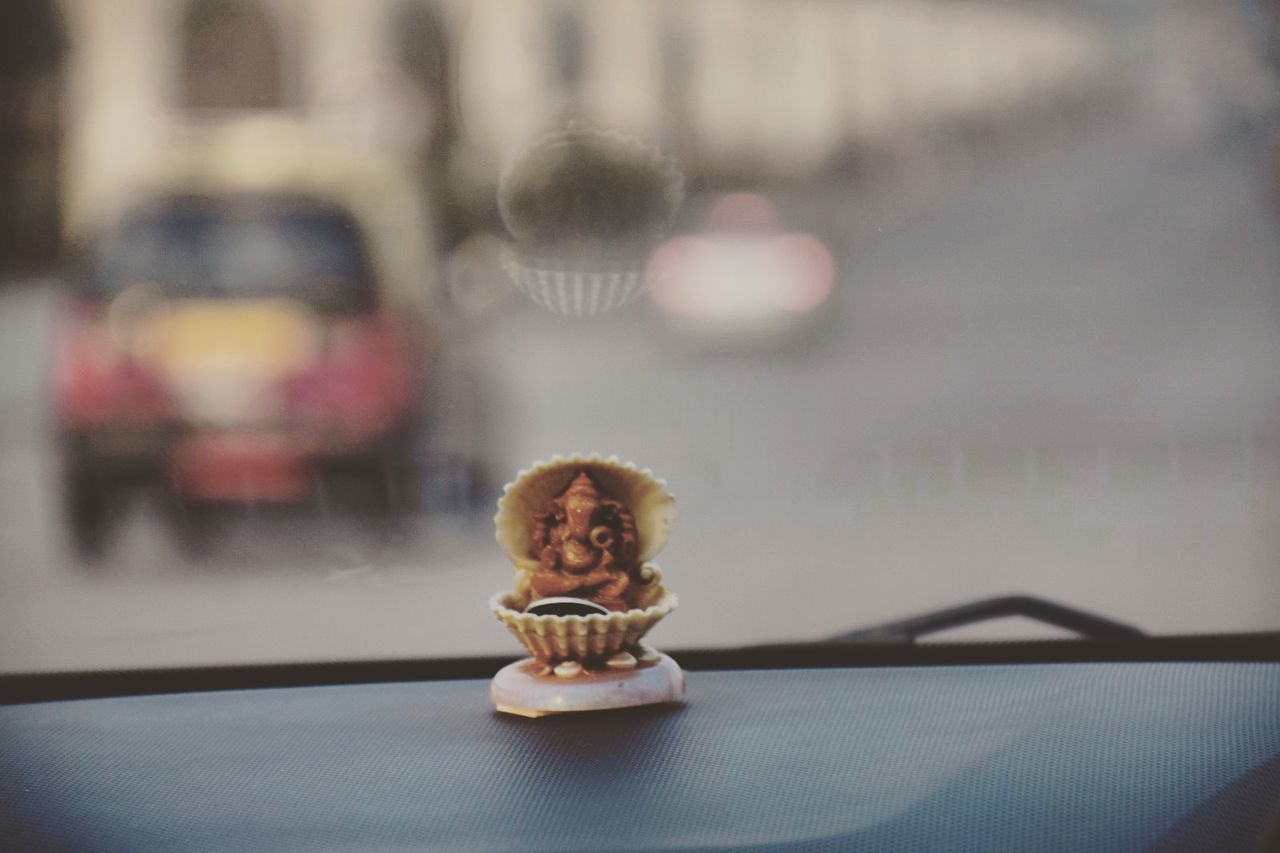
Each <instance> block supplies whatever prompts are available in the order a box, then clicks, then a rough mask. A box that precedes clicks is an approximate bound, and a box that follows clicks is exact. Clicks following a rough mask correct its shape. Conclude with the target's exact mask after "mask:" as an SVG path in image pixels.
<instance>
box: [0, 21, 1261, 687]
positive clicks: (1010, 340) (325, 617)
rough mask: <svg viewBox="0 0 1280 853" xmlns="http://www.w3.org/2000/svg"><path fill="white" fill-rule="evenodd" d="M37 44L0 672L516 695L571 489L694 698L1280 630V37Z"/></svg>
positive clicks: (624, 30) (1, 142)
mask: <svg viewBox="0 0 1280 853" xmlns="http://www.w3.org/2000/svg"><path fill="white" fill-rule="evenodd" d="M126 6H127V9H126V8H125V7H126ZM0 7H2V9H3V11H0V43H2V44H3V49H0V91H2V92H3V93H4V97H3V98H0V274H2V277H3V283H4V287H3V288H2V289H0V300H2V301H3V310H0V332H2V333H0V347H2V348H3V351H4V357H3V359H0V399H2V400H3V402H4V404H5V405H4V406H3V407H0V478H2V480H0V486H2V488H0V494H2V495H3V503H2V508H0V670H3V671H31V670H48V669H54V670H59V669H96V668H131V667H150V666H199V665H211V664H239V663H256V662H268V661H304V660H305V661H319V660H353V659H366V658H402V657H406V658H407V657H450V656H459V655H472V654H511V655H512V656H514V655H516V654H518V653H519V652H520V649H519V647H518V646H517V645H516V643H515V642H514V640H513V638H512V637H511V636H510V635H509V633H508V632H507V631H506V630H505V628H504V627H503V625H502V624H500V623H499V622H498V621H497V620H495V619H494V618H493V615H492V614H491V613H490V612H489V606H488V604H487V602H488V600H489V598H490V596H492V595H494V594H496V593H502V592H504V591H510V590H512V589H513V588H514V585H515V584H516V583H517V575H516V572H515V569H514V568H513V565H512V560H511V559H509V556H508V554H507V553H506V552H504V549H503V548H502V547H500V546H499V543H498V542H496V541H495V528H494V515H495V512H496V509H497V502H498V499H499V498H500V496H501V495H502V493H503V487H504V485H505V484H506V483H508V482H510V481H511V480H513V479H515V477H516V475H517V474H518V472H520V471H521V470H522V469H525V468H527V467H529V466H530V465H532V464H533V463H534V462H536V461H538V460H547V459H550V458H551V457H553V456H555V455H557V454H573V453H582V454H589V453H600V454H603V455H605V456H609V455H617V456H618V457H619V459H620V460H622V461H623V462H633V463H635V464H636V465H637V466H639V467H640V468H647V469H651V470H652V472H653V473H654V475H655V476H656V477H658V478H661V479H663V480H665V481H666V483H667V484H668V487H669V489H670V491H671V493H672V494H674V495H675V499H676V502H675V507H676V513H677V514H676V517H675V520H674V522H673V524H672V525H671V528H670V537H669V540H668V541H667V542H666V543H665V547H663V548H662V550H661V553H660V554H656V555H653V558H654V560H655V561H656V562H657V563H658V564H659V565H660V566H661V571H662V579H663V580H662V582H663V584H665V585H666V587H667V588H668V589H670V590H671V591H672V592H674V593H676V594H678V596H679V602H680V607H679V609H678V610H677V611H675V612H673V613H672V614H670V615H669V616H668V617H667V618H666V619H665V620H664V621H663V622H662V624H661V625H659V626H657V627H656V628H655V629H654V630H653V633H652V642H654V643H655V644H656V645H658V646H660V647H662V648H667V649H680V648H693V647H728V646H736V645H745V644H756V643H766V642H777V641H792V640H813V639H820V638H823V637H830V636H835V635H838V634H842V633H846V632H849V631H852V630H855V629H859V628H866V627H870V626H875V625H878V624H881V623H885V622H890V621H893V620H897V619H902V618H904V617H908V616H912V615H914V614H918V613H922V612H925V611H929V610H934V609H937V608H944V607H950V606H954V605H959V604H963V603H965V602H970V601H973V600H975V599H981V598H986V597H991V596H1007V595H1033V596H1038V597H1041V598H1044V599H1048V600H1051V601H1054V602H1057V603H1059V604H1062V605H1065V606H1069V607H1075V608H1081V609H1084V610H1088V611H1091V612H1093V613H1096V614H1100V615H1102V616H1105V617H1108V618H1110V619H1113V620H1117V621H1119V622H1124V623H1127V624H1131V625H1135V626H1138V627H1140V628H1142V629H1144V630H1146V631H1148V632H1150V633H1153V634H1174V633H1177V634H1184V633H1192V634H1196V633H1206V632H1241V631H1257V630H1275V629H1280V609H1277V608H1276V607H1275V602H1277V601H1280V573H1278V572H1277V571H1276V561H1277V559H1278V558H1280V538H1278V537H1277V534H1276V530H1277V525H1276V523H1275V522H1276V518H1277V513H1278V512H1280V370H1277V369H1276V365H1278V364H1280V238H1278V235H1280V135H1278V133H1277V132H1278V131H1280V122H1278V121H1277V118H1278V117H1280V112H1278V108H1280V80H1278V79H1277V67H1278V66H1277V63H1276V57H1277V56H1280V53H1278V52H1277V46H1278V44H1280V43H1277V41H1276V38H1275V33H1277V32H1280V28H1277V26H1276V20H1275V19H1274V17H1273V16H1274V14H1275V7H1274V4H1269V3H1263V2H1262V1H1261V0H1176V2H1163V0H1162V2H1147V1H1146V0H1125V2H1119V0H1116V2H1107V3H1102V2H1093V0H1061V2H1056V0H1055V2H1046V1H1045V0H991V2H987V0H973V1H972V2H963V3H958V2H952V0H911V2H905V0H903V1H902V2H885V1H884V0H717V2H699V3H687V2H677V0H671V2H640V0H635V1H634V2H632V0H626V2H623V0H617V2H610V3H593V2H588V0H535V1H534V2H522V3H510V2H507V0H384V1H383V2H367V3H366V2H360V3H356V2H349V3H333V2H322V0H299V2H291V3H277V2H268V0H138V2H133V3H129V4H124V3H121V2H115V1H114V0H112V2H102V0H8V2H6V3H4V4H0ZM72 257H75V258H77V259H78V260H79V259H83V260H87V263H72V262H71V261H70V259H71V258H72ZM86 294H89V295H92V298H88V299H86V298H85V296H86ZM375 306H376V310H373V309H374V308H375ZM602 476H603V475H602ZM588 479H590V478H588ZM566 482H567V480H566ZM611 482H612V481H609V480H608V477H605V479H603V480H593V481H591V482H590V483H585V482H584V484H583V485H582V489H583V490H584V494H586V493H587V490H588V486H590V488H592V489H595V492H594V493H592V494H593V495H594V496H593V497H592V498H591V499H592V500H594V501H596V502H598V503H600V505H601V506H605V505H606V504H607V502H608V501H609V500H613V499H616V498H619V494H618V493H617V492H618V489H619V488H620V486H618V484H617V483H613V485H610V483H611ZM619 482H621V481H619ZM611 489H612V490H613V491H610V490H611ZM546 497H547V500H548V501H549V500H550V499H551V497H553V496H551V495H548V496H546ZM561 497H563V495H562V496H561ZM547 506H551V504H549V503H548V504H547ZM534 509H537V508H534ZM532 511H533V510H532V509H531V510H530V512H532ZM539 511H543V510H539ZM545 511H546V512H552V513H553V515H550V516H545V518H546V519H552V520H553V521H554V519H555V517H554V512H555V511H556V510H555V509H554V507H553V508H552V509H546V510H545ZM646 511H648V510H646ZM526 515H528V513H526ZM584 517H585V516H584ZM601 517H604V516H601ZM624 517H625V516H624V515H622V514H620V513H616V512H615V513H614V515H611V516H609V518H612V519H615V521H616V519H621V518H624ZM567 518H568V516H567V515H566V516H565V517H564V518H562V519H560V520H559V521H558V522H556V523H560V524H563V525H570V522H569V521H567V520H565V519H567ZM531 519H533V516H532V515H529V516H528V517H527V518H525V517H521V518H520V519H517V521H518V522H519V523H521V524H530V525H532V524H533V523H534V521H533V520H531ZM615 521H610V522H609V524H615ZM574 523H576V522H574ZM632 523H633V522H632V521H627V522H626V524H624V523H623V522H622V521H616V524H615V526H614V527H609V529H607V530H605V531H604V532H603V533H599V536H600V537H604V538H603V539H601V541H602V542H604V541H607V542H609V543H618V542H622V538H620V537H623V536H624V534H625V536H630V535H631V533H629V532H627V531H629V530H630V529H631V528H630V527H628V525H630V524H632ZM647 523H649V520H647V519H646V517H645V514H644V512H640V513H639V514H638V517H637V519H635V520H634V524H635V525H636V527H637V529H638V530H640V531H641V532H640V534H638V535H639V536H640V538H641V546H639V547H640V548H641V550H642V549H643V543H644V542H645V541H650V542H651V541H652V539H651V538H650V539H648V540H646V539H645V536H647V535H649V534H646V533H644V531H645V530H646V529H647V528H645V524H647ZM583 524H586V522H583ZM593 524H594V525H595V526H591V525H587V526H585V527H583V528H582V531H580V532H581V533H582V536H584V537H586V536H588V535H596V534H595V533H594V532H593V531H595V530H596V528H597V527H602V529H603V527H608V525H606V524H604V523H603V522H601V523H600V524H595V522H593ZM566 529H567V528H566ZM548 530H553V531H554V524H553V523H552V521H545V523H543V526H542V527H540V528H538V533H537V535H538V536H542V537H543V538H542V539H538V540H536V541H537V542H538V543H541V544H543V545H545V544H546V543H548V542H553V541H559V540H553V538H547V537H553V536H555V535H561V534H557V533H554V532H551V533H549V532H548ZM521 535H522V536H524V537H525V538H524V539H522V540H520V541H521V543H525V544H520V546H519V547H521V548H525V547H528V548H532V547H533V546H532V545H529V544H527V543H528V542H530V541H534V540H532V539H531V538H530V537H531V536H532V534H529V535H525V533H522V534H521ZM574 535H577V534H574ZM583 541H584V542H585V541H587V540H586V539H583ZM592 541H594V540H592ZM610 547H613V546H612V545H611V546H610ZM618 547H622V546H621V545H618ZM628 547H630V546H628ZM529 553H530V554H532V551H530V552H529ZM526 556H528V555H526ZM529 559H533V560H534V561H535V562H536V561H537V559H539V557H538V556H537V555H534V556H532V557H529ZM548 559H550V558H548ZM564 559H565V560H566V561H567V562H569V563H572V562H573V561H572V559H571V558H570V557H565V558H564ZM584 565H585V563H584ZM543 584H544V585H543V586H542V587H541V588H542V589H545V590H547V591H549V592H555V591H556V590H559V589H562V588H563V589H569V590H571V591H572V589H573V587H572V585H571V584H568V585H560V586H557V585H556V583H553V582H551V581H545V580H544V582H543ZM548 594H549V593H548ZM617 595H618V596H622V593H621V592H618V593H617ZM627 600H628V599H626V598H625V597H615V598H613V599H610V600H609V601H607V602H606V606H607V607H621V606H626V601H627ZM620 602H621V603H620ZM982 630H983V632H985V633H982V632H978V633H974V632H970V633H968V634H966V636H971V637H972V636H979V635H981V636H1001V637H1031V636H1043V635H1044V632H1043V631H1042V630H1041V629H1038V628H1036V627H1034V626H1032V625H1030V624H1029V623H1013V624H1006V625H993V626H989V627H987V628H984V629H982Z"/></svg>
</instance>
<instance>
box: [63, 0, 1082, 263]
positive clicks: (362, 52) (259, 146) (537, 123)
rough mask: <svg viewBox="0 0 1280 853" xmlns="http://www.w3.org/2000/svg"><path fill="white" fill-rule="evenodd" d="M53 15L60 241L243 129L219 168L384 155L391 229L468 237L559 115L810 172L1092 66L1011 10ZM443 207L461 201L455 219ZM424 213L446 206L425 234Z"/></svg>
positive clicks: (758, 167)
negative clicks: (392, 194) (395, 194)
mask: <svg viewBox="0 0 1280 853" xmlns="http://www.w3.org/2000/svg"><path fill="white" fill-rule="evenodd" d="M58 8H59V9H60V11H61V13H62V16H63V17H64V19H65V28H66V31H67V35H68V40H69V44H70V51H69V54H68V62H67V65H66V70H65V81H66V87H65V99H64V105H63V111H62V114H63V116H64V117H65V147H64V150H63V155H62V161H63V165H64V174H65V182H64V192H63V199H64V201H65V209H66V216H67V229H68V231H69V232H70V233H72V234H73V235H74V234H77V233H80V232H81V231H82V230H84V229H85V228H88V227H92V226H93V225H94V224H95V223H97V222H99V221H101V219H102V218H103V217H105V216H110V215H112V213H113V212H115V211H116V210H117V209H118V208H119V207H120V206H121V205H122V204H123V203H124V202H126V201H127V200H128V199H130V198H132V197H133V196H134V195H136V194H137V193H138V192H139V187H143V186H146V185H148V184H149V183H154V182H156V181H161V182H164V181H166V180H170V179H171V178H172V172H173V169H174V168H175V167H174V166H173V164H172V163H171V162H169V161H171V160H172V159H173V154H172V152H174V151H176V150H183V149H186V150H199V151H201V152H202V153H201V154H200V155H199V157H198V158H196V159H198V160H200V161H201V162H202V163H205V164H206V165H207V162H208V161H209V159H210V158H213V157H216V156H220V155H217V153H216V152H217V151H220V150H223V149H225V148H226V147H227V146H224V145H223V144H222V143H221V142H219V141H218V140H221V139H227V138H233V137H237V136H239V137H240V138H241V140H242V144H241V147H242V148H243V149H245V150H249V151H252V152H254V153H253V154H252V155H251V156H249V155H245V156H241V157H240V158H239V159H240V161H241V162H239V163H238V164H236V165H234V166H229V167H228V169H229V170H230V171H232V172H235V171H237V170H239V171H242V172H245V173H248V172H252V171H254V170H255V169H256V170H258V171H260V172H261V171H264V170H270V169H272V168H277V167H279V168H285V167H288V166H290V165H296V161H297V160H298V157H299V155H298V154H297V146H298V145H302V144H305V145H307V146H311V147H316V146H320V147H323V148H324V149H325V150H327V151H329V152H330V153H333V152H342V156H344V157H348V158H349V159H350V158H364V160H365V162H366V163H376V164H378V165H377V166H376V167H371V168H374V170H375V171H381V172H382V173H383V174H384V177H385V178H386V180H387V181H389V182H390V184H391V185H404V184H406V182H408V183H413V184H415V185H416V186H418V187H419V188H420V189H422V190H424V192H423V193H422V195H423V198H424V199H425V205H424V207H425V210H426V211H427V212H426V213H422V214H419V215H416V216H409V217H408V218H407V219H406V218H404V217H403V216H402V217H401V219H400V222H401V225H400V226H399V227H396V226H395V225H394V224H388V226H387V227H390V228H392V229H393V230H394V231H396V232H398V233H397V234H396V237H395V239H405V238H410V239H412V237H413V235H412V234H410V233H409V232H408V231H407V230H406V229H407V228H421V227H427V228H434V227H437V226H440V225H441V224H443V225H444V226H445V229H446V231H447V230H448V229H449V227H453V229H454V230H455V231H456V230H457V229H458V228H459V227H464V226H459V225H458V224H457V222H463V221H465V220H467V218H468V213H467V211H466V210H465V208H466V207H467V206H468V204H471V205H472V206H473V207H480V208H484V207H486V206H488V205H491V203H492V199H491V191H492V186H493V183H494V182H495V181H496V175H497V174H498V172H499V170H500V165H501V163H502V161H503V158H504V157H505V156H506V155H507V154H508V152H509V151H510V150H511V149H512V147H513V146H518V145H520V144H521V143H522V142H523V141H525V140H527V139H528V138H530V137H531V136H532V135H536V134H537V133H538V132H539V131H540V130H541V129H544V128H546V127H547V126H548V125H550V124H552V123H554V122H555V121H556V120H557V119H559V118H562V117H564V116H565V115H566V114H572V115H578V116H583V117H586V118H588V119H589V120H592V121H596V122H599V123H601V124H604V125H607V126H610V127H616V128H620V129H623V130H625V131H629V132H634V133H637V134H641V135H643V136H646V137H648V138H652V139H657V140H659V141H660V142H662V143H663V144H664V145H665V146H667V147H668V148H670V149H671V150H673V151H674V152H676V153H677V155H678V156H679V157H680V158H681V159H682V161H683V162H684V163H685V165H686V167H687V170H688V171H690V173H691V174H692V175H693V176H695V177H697V176H699V175H702V174H709V173H713V172H722V173H727V174H732V175H751V176H766V177H791V176H797V175H800V176H803V175H806V174H811V173H813V172H814V171H816V170H818V169H820V168H821V167H822V166H823V165H824V164H825V163H827V162H829V161H830V160H831V159H832V158H835V157H838V156H840V154H841V152H842V151H843V150H845V149H847V148H848V147H849V146H850V145H853V144H862V143H866V142H868V141H872V142H874V141H875V140H884V139H892V138H894V136H895V134H901V133H902V132H903V131H904V129H907V130H910V129H911V128H914V127H917V126H919V125H920V124H922V123H928V122H930V121H935V120H938V119H939V118H940V117H945V116H947V115H951V114H960V113H967V112H972V111H973V110H975V109H1000V108H1003V107H1005V106H1007V105H1009V104H1012V103H1015V102H1017V101H1018V100H1019V99H1025V98H1031V97H1034V98H1044V97H1045V93H1046V90H1052V89H1054V87H1057V88H1065V89H1070V88H1071V87H1072V86H1077V85H1079V81H1080V80H1082V79H1085V78H1087V77H1088V76H1089V74H1090V73H1092V71H1093V70H1095V69H1096V68H1097V67H1098V65H1099V46H1098V44H1097V42H1096V39H1094V38H1093V34H1092V32H1091V31H1090V30H1089V28H1088V27H1087V26H1085V25H1083V24H1080V23H1078V22H1076V21H1073V20H1069V19H1066V18H1063V17H1061V16H1060V15H1058V14H1057V13H1049V12H1046V11H1045V10H1044V9H1043V7H1040V8H1038V9H1037V8H1036V7H1027V8H1025V9H1024V8H1015V7H1010V6H1009V5H1008V4H998V5H997V4H992V5H990V6H985V5H981V4H939V3H935V2H929V0H903V2H891V0H859V2H851V3H830V2H826V0H797V2H789V3H778V2H774V0H703V2H698V3H686V2H678V0H666V1H665V2H649V0H611V1H610V2H609V3H594V2H589V0H361V1H360V2H350V0H105V1H104V0H58ZM267 124H272V125H273V126H274V127H275V130H274V131H271V132H270V133H274V134H275V135H276V136H277V137H279V136H281V135H284V134H291V135H292V138H293V139H294V142H293V143H292V145H293V150H291V151H290V150H288V149H289V146H287V145H280V146H277V147H279V148H281V150H280V151H279V152H278V156H277V160H278V162H272V160H271V156H270V154H269V150H270V148H271V145H270V144H267V143H266V142H265V141H264V140H265V139H266V138H267V136H268V135H269V132H268V131H267V130H265V129H264V127H265V126H266V125H267ZM249 127H256V129H255V130H248V129H246V128H249ZM286 128H287V130H286ZM246 140H247V141H246ZM210 146H213V147H212V148H210ZM187 159H188V163H187V165H186V167H184V168H186V170H187V171H188V172H190V169H191V162H190V161H191V160H192V157H190V156H189V157H188V158H187ZM231 159H235V158H231ZM248 160H254V161H255V162H248ZM166 169H168V172H169V174H168V176H166V177H160V176H161V175H163V174H164V173H165V172H166ZM397 175H399V176H411V178H409V179H405V178H397V177H395V176H397ZM446 184H448V186H445V185H446ZM406 204H407V202H406ZM450 204H452V206H453V207H454V208H458V207H461V208H463V210H461V211H460V212H459V211H457V210H455V211H454V213H453V214H450V213H448V209H449V207H450ZM432 211H445V213H444V214H443V216H442V217H440V220H441V221H437V222H436V223H434V225H433V224H430V223H426V219H428V218H429V216H430V214H431V212H432ZM400 212H401V213H402V214H403V213H404V211H403V210H402V211H400ZM472 218H474V216H473V217H472ZM451 219H452V220H454V222H453V225H452V226H450V220H451ZM446 236H447V235H446ZM421 262H422V260H421V259H419V263H421ZM403 264H404V266H405V267H406V269H407V268H408V267H409V266H411V263H410V262H408V261H405V262H403Z"/></svg>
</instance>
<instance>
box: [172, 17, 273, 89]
mask: <svg viewBox="0 0 1280 853" xmlns="http://www.w3.org/2000/svg"><path fill="white" fill-rule="evenodd" d="M182 60H183V61H182V71H183V79H182V84H183V85H182V102H183V104H184V105H185V106H186V107H187V108H189V109H194V110H206V109H225V110H250V109H277V108H280V107H283V106H285V98H284V91H283V80H282V74H281V57H280V38H279V32H278V30H277V27H276V22H275V21H274V20H272V18H271V16H270V15H269V14H267V12H266V11H265V10H264V9H263V8H262V7H261V6H260V5H259V4H258V3H256V2H251V0H191V3H190V5H188V6H187V14H186V18H185V19H184V21H183V56H182Z"/></svg>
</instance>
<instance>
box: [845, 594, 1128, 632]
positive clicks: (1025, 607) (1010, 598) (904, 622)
mask: <svg viewBox="0 0 1280 853" xmlns="http://www.w3.org/2000/svg"><path fill="white" fill-rule="evenodd" d="M1007 616H1023V617H1026V618H1028V619H1035V620H1036V621H1038V622H1043V623H1045V624H1047V625H1054V626H1056V627H1058V628H1065V629H1067V630H1068V631H1074V632H1075V633H1077V634H1079V635H1081V636H1082V637H1085V638H1087V639H1090V640H1120V639H1134V638H1136V637H1145V636H1147V635H1146V633H1145V632H1143V631H1140V630H1138V629H1137V628H1135V627H1133V626H1132V625H1126V624H1124V623H1123V622H1117V621H1115V620H1114V619H1108V618H1106V617H1104V616H1099V615H1097V614H1096V613H1090V612H1089V611H1087V610H1080V609H1078V608H1075V607H1067V606H1066V605H1064V604H1057V603H1055V602H1052V601H1046V600H1045V599H1043V598H1036V597H1035V596H1031V595H1004V596H999V597H997V598H984V599H982V600H980V601H974V602H970V603H968V604H961V605H960V606H958V607H948V608H945V609H943V610H934V611H931V612H929V613H922V614H920V615H919V616H911V617H909V618H906V619H899V620H897V621H894V622H887V623H885V624H884V625H877V626H875V627H874V628H863V629H861V630H858V631H850V632H849V633H847V634H839V635H837V636H835V637H831V638H829V639H828V640H827V641H826V642H828V643H850V644H853V643H908V644H909V643H914V642H915V641H916V640H918V639H920V638H921V637H924V636H927V635H929V634H935V633H937V632H939V631H945V630H947V629H949V628H959V627H963V626H965V625H976V624H979V623H981V622H987V621H990V620H992V619H1003V618H1005V617H1007Z"/></svg>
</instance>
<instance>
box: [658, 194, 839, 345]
mask: <svg viewBox="0 0 1280 853" xmlns="http://www.w3.org/2000/svg"><path fill="white" fill-rule="evenodd" d="M834 274H835V268H834V264H833V261H832V258H831V253H830V252H828V251H827V248H826V247H825V246H824V245H823V244H822V242H821V241H820V240H818V239H817V238H816V237H813V236H811V235H809V234H801V233H786V232H783V231H782V230H781V229H780V227H779V223H778V216H777V212H776V211H775V209H774V206H773V204H772V203H771V202H770V201H769V200H768V199H766V198H764V197H763V196H760V195H756V194H753V193H730V194H727V195H724V196H721V197H720V198H719V199H717V200H716V201H715V202H714V203H713V204H712V205H711V208H710V210H709V212H708V214H707V217H706V224H705V227H704V229H703V231H702V232H701V233H700V234H697V235H682V236H677V237H674V238H672V239H670V240H667V241H666V242H664V243H663V244H662V245H660V246H659V247H658V248H657V249H656V250H655V251H654V253H653V255H652V256H651V258H650V262H649V282H650V284H649V287H650V292H651V293H652V295H653V300H654V303H655V304H656V305H657V306H658V308H659V310H660V311H661V312H662V316H663V318H664V320H665V321H666V323H667V325H668V326H669V327H670V328H671V329H673V330H674V331H675V332H677V333H678V334H680V335H681V336H683V337H685V338H686V339H687V340H688V341H689V342H691V343H693V344H695V345H704V346H712V347H721V346H727V347H732V348H737V347H755V346H762V345H768V344H770V343H775V342H779V341H781V340H785V339H787V338H789V337H791V336H792V335H794V334H797V333H799V332H801V331H803V330H805V329H807V328H810V326H811V325H812V322H813V320H814V319H815V318H816V317H817V316H818V315H819V313H820V312H819V309H820V308H821V307H822V305H823V304H824V303H825V302H826V301H827V300H828V299H829V298H830V296H831V290H832V282H833V280H834Z"/></svg>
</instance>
